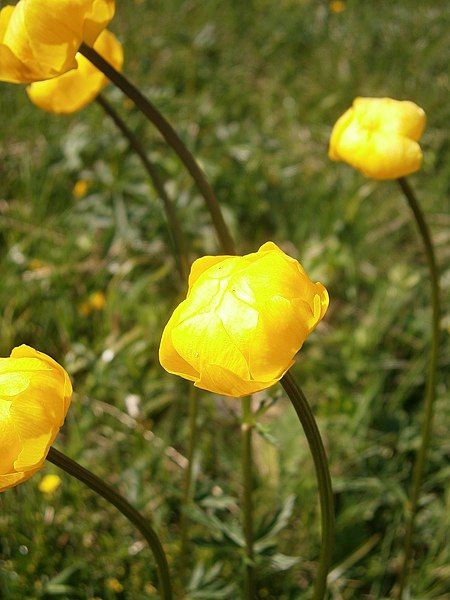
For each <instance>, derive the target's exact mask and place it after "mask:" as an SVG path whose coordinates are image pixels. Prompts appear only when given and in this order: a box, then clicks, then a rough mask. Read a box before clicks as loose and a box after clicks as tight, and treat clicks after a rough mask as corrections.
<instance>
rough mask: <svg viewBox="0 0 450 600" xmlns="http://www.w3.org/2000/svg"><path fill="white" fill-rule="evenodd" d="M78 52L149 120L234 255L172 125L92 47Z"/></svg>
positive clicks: (211, 198) (214, 203)
mask: <svg viewBox="0 0 450 600" xmlns="http://www.w3.org/2000/svg"><path fill="white" fill-rule="evenodd" d="M79 52H80V53H81V54H82V55H83V56H85V57H86V58H87V59H88V60H90V61H91V63H92V64H93V65H95V66H96V67H97V69H99V70H100V71H101V72H102V73H104V74H105V75H106V77H108V79H109V80H110V81H112V83H114V84H115V85H116V86H117V87H118V88H119V89H121V90H122V92H123V93H124V94H125V95H126V96H128V98H130V99H131V100H132V101H133V102H134V104H135V105H136V106H137V108H139V110H140V111H141V112H142V113H143V114H144V115H145V116H146V117H147V118H148V119H149V121H150V122H151V123H153V125H154V126H155V127H156V129H157V130H158V131H159V132H160V134H161V135H162V137H163V138H164V139H165V141H166V142H167V143H168V144H169V146H170V147H171V148H172V149H173V150H174V151H175V153H176V154H177V155H178V157H179V158H180V160H181V162H182V163H183V164H184V166H185V167H186V169H187V170H188V172H189V173H190V175H191V176H192V178H193V180H194V181H195V183H196V185H197V187H198V189H199V191H200V193H201V194H202V196H203V198H204V199H205V202H206V205H207V207H208V210H209V212H210V214H211V218H212V221H213V224H214V228H215V230H216V232H217V236H218V238H219V241H220V244H221V246H222V250H223V251H224V252H225V253H227V254H235V253H236V249H235V245H234V241H233V238H232V236H231V234H230V232H229V230H228V227H227V224H226V223H225V220H224V218H223V215H222V210H221V208H220V204H219V202H218V200H217V198H216V195H215V193H214V190H213V189H212V187H211V185H210V184H209V182H208V180H207V178H206V175H205V174H204V172H203V170H202V169H201V167H200V166H199V164H198V163H197V161H196V160H195V158H194V157H193V155H192V153H191V152H190V151H189V150H188V148H187V147H186V145H185V143H184V142H183V141H182V140H181V138H180V137H179V135H178V134H177V133H176V131H175V130H174V128H173V127H172V125H171V124H170V123H169V122H168V121H167V119H166V118H165V117H164V116H163V115H162V114H161V113H160V112H159V111H158V109H157V108H156V107H155V106H154V105H153V104H152V103H151V102H150V101H149V100H148V99H147V98H145V96H144V95H143V94H142V93H141V92H140V91H139V90H138V89H137V88H136V87H135V86H134V85H133V84H132V83H131V82H130V81H129V80H128V79H127V78H126V77H125V76H124V75H122V73H119V71H117V70H116V69H115V68H114V67H113V66H112V65H111V64H110V63H108V62H107V61H106V60H105V59H104V58H102V56H100V54H98V52H96V51H95V50H94V49H93V48H91V47H90V46H88V45H87V44H85V43H83V44H81V46H80V48H79Z"/></svg>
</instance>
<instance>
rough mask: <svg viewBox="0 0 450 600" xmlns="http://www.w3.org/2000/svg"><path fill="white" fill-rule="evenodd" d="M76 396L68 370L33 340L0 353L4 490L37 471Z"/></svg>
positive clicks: (0, 478) (0, 450)
mask: <svg viewBox="0 0 450 600" xmlns="http://www.w3.org/2000/svg"><path fill="white" fill-rule="evenodd" d="M71 397H72V385H71V383H70V379H69V376H68V374H67V373H66V371H65V370H64V369H63V368H62V367H61V366H60V365H59V364H58V363H57V362H55V361H54V360H53V359H52V358H50V357H49V356H47V355H46V354H43V353H42V352H38V351H37V350H34V349H33V348H30V347H29V346H25V345H24V346H19V347H18V348H14V350H13V351H12V352H11V356H10V357H9V358H0V491H3V490H6V489H8V488H10V487H13V486H15V485H17V484H18V483H21V482H22V481H25V480H26V479H28V478H29V477H31V476H32V475H33V474H34V473H35V472H36V471H38V470H39V469H40V468H41V467H42V465H43V463H44V460H45V458H46V456H47V453H48V451H49V448H50V446H51V444H52V443H53V441H54V439H55V438H56V436H57V434H58V432H59V430H60V428H61V426H62V424H63V423H64V419H65V416H66V413H67V410H68V408H69V405H70V400H71Z"/></svg>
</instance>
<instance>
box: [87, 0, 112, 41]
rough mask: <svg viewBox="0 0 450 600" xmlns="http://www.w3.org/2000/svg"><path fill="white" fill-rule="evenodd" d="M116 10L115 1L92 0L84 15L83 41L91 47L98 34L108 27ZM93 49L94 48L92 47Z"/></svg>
mask: <svg viewBox="0 0 450 600" xmlns="http://www.w3.org/2000/svg"><path fill="white" fill-rule="evenodd" d="M115 10H116V3H115V0H94V1H93V2H91V9H90V10H89V11H88V12H87V13H86V17H85V21H84V28H83V41H84V42H85V43H86V44H87V45H88V46H93V45H94V43H95V41H96V40H97V38H98V36H99V35H100V33H101V32H102V31H103V30H104V29H105V27H107V26H108V23H109V22H110V21H111V19H112V18H113V17H114V13H115ZM94 47H95V46H94Z"/></svg>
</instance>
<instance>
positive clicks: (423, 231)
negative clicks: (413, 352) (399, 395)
mask: <svg viewBox="0 0 450 600" xmlns="http://www.w3.org/2000/svg"><path fill="white" fill-rule="evenodd" d="M397 182H398V184H399V186H400V189H401V191H402V192H403V194H404V196H405V198H406V200H407V202H408V205H409V207H410V209H411V211H412V213H413V216H414V220H415V222H416V225H417V229H418V231H419V234H420V236H421V238H422V242H423V246H424V250H425V256H426V259H427V263H428V269H429V273H430V282H431V306H432V324H431V327H432V338H431V349H430V359H429V365H428V375H427V383H426V389H425V402H424V415H423V420H422V428H421V441H420V446H419V450H418V452H417V456H416V460H415V463H414V468H413V475H412V485H411V495H410V503H409V510H408V522H407V525H406V532H405V538H404V546H403V562H402V566H401V570H400V575H399V586H398V594H397V597H398V598H399V599H400V600H401V598H403V594H404V590H405V586H406V582H407V579H408V575H409V571H410V562H411V555H412V542H413V536H414V526H415V520H416V515H417V511H418V504H419V497H420V488H421V486H422V479H423V473H424V468H425V462H426V459H427V453H428V447H429V443H430V436H431V430H432V426H433V412H434V402H435V398H436V379H437V367H438V353H439V320H440V312H441V309H440V289H439V271H438V267H437V263H436V257H435V252H434V247H433V242H432V239H431V235H430V231H429V229H428V225H427V223H426V221H425V217H424V214H423V212H422V209H421V208H420V205H419V203H418V201H417V198H416V196H415V194H414V192H413V190H412V188H411V186H410V185H409V183H408V181H407V180H406V179H405V178H404V177H401V178H399V179H398V180H397Z"/></svg>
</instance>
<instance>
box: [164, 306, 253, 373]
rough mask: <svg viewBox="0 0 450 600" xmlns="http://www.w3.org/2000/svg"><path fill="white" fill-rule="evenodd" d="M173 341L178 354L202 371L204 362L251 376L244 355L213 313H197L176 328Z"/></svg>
mask: <svg viewBox="0 0 450 600" xmlns="http://www.w3.org/2000/svg"><path fill="white" fill-rule="evenodd" d="M172 343H173V346H174V348H175V350H176V351H177V352H178V354H179V355H180V356H181V357H182V358H183V359H184V360H185V361H186V362H187V363H189V364H190V365H191V366H192V367H193V368H194V369H195V370H196V371H197V372H199V373H200V374H202V373H203V369H204V366H205V365H208V364H210V365H223V366H225V367H226V368H227V370H228V371H230V372H232V373H235V374H236V375H238V376H239V377H240V378H241V379H245V380H249V379H250V373H249V370H248V364H247V362H246V360H245V357H244V356H243V354H242V353H241V352H240V350H239V348H238V346H237V345H236V343H235V341H234V340H233V339H231V338H230V336H229V335H228V334H227V332H226V330H225V328H224V326H223V323H222V321H221V319H220V317H219V316H218V315H216V314H214V313H202V314H199V315H195V316H193V317H191V318H189V319H187V320H185V321H183V322H182V323H180V324H179V325H177V326H176V327H174V329H173V330H172Z"/></svg>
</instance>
